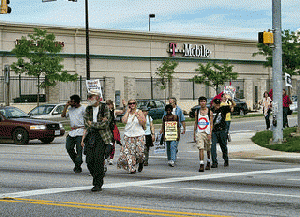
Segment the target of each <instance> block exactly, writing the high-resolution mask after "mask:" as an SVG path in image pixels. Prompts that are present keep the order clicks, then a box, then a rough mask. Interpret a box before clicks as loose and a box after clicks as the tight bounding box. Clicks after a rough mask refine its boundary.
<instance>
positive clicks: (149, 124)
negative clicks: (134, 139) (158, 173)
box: [142, 107, 155, 166]
mask: <svg viewBox="0 0 300 217" xmlns="http://www.w3.org/2000/svg"><path fill="white" fill-rule="evenodd" d="M142 111H143V113H144V116H145V118H146V130H145V140H146V145H145V150H144V153H145V161H144V166H148V164H149V150H150V147H151V146H153V142H154V141H155V131H154V125H153V119H152V117H151V116H150V115H149V114H148V113H149V109H148V108H147V107H143V108H142Z"/></svg>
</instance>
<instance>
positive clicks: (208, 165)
mask: <svg viewBox="0 0 300 217" xmlns="http://www.w3.org/2000/svg"><path fill="white" fill-rule="evenodd" d="M205 170H210V162H207V164H206V167H205Z"/></svg>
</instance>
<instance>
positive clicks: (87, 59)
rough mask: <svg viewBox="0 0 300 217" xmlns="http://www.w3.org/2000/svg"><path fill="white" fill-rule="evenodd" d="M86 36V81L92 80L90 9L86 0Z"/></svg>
mask: <svg viewBox="0 0 300 217" xmlns="http://www.w3.org/2000/svg"><path fill="white" fill-rule="evenodd" d="M85 35H86V80H90V77H91V73H90V41H89V7H88V0H85Z"/></svg>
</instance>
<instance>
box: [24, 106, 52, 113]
mask: <svg viewBox="0 0 300 217" xmlns="http://www.w3.org/2000/svg"><path fill="white" fill-rule="evenodd" d="M54 107H55V105H41V106H38V107H36V108H34V109H32V110H31V111H30V112H29V114H30V115H48V114H50V112H51V111H52V109H53V108H54Z"/></svg>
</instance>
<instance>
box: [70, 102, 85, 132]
mask: <svg viewBox="0 0 300 217" xmlns="http://www.w3.org/2000/svg"><path fill="white" fill-rule="evenodd" d="M84 113H85V107H84V106H80V107H78V108H75V107H70V108H69V110H68V112H67V114H66V117H69V118H70V125H71V128H77V129H74V130H71V131H70V132H69V136H71V137H75V136H83V132H84V120H83V116H84ZM78 127H80V128H78Z"/></svg>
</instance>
